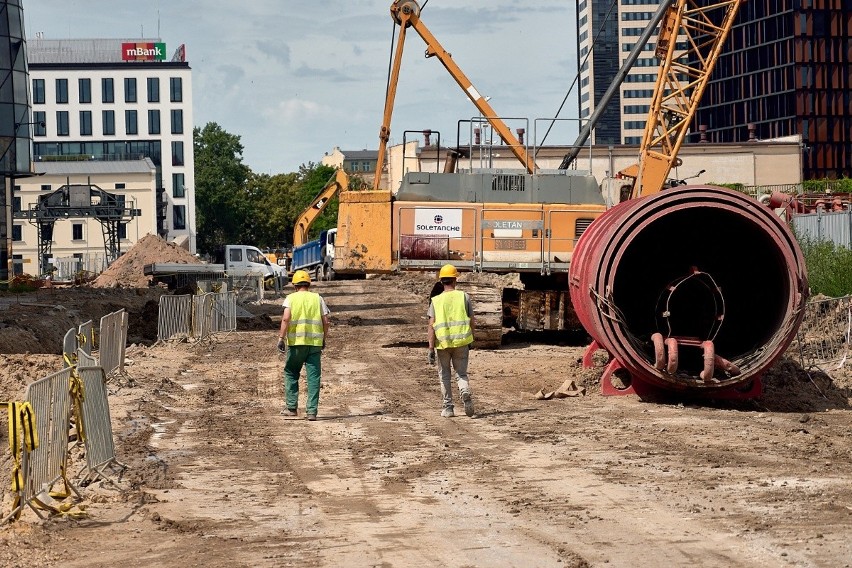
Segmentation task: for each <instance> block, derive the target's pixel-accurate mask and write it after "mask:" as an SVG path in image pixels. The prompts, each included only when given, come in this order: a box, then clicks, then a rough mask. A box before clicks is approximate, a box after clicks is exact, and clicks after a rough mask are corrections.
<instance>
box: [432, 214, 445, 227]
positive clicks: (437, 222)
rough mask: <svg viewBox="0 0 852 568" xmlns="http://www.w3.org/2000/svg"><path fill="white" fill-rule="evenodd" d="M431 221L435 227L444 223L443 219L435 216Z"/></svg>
mask: <svg viewBox="0 0 852 568" xmlns="http://www.w3.org/2000/svg"><path fill="white" fill-rule="evenodd" d="M433 221H434V223H435V224H436V225H440V224H441V223H443V222H444V218H443V217H442V216H441V215H435V218H434V219H433Z"/></svg>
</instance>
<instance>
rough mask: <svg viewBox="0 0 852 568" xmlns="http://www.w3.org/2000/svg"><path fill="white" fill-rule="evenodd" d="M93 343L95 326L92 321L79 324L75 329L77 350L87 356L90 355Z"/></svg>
mask: <svg viewBox="0 0 852 568" xmlns="http://www.w3.org/2000/svg"><path fill="white" fill-rule="evenodd" d="M94 342H95V324H94V323H92V320H89V321H87V322H86V323H83V324H80V326H79V327H78V328H77V348H78V349H82V350H83V351H85V352H86V353H88V354H89V355H91V354H92V346H93V344H94Z"/></svg>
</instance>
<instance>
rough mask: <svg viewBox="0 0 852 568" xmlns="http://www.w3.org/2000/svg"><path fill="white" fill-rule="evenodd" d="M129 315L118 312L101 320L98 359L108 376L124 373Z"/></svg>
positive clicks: (121, 311)
mask: <svg viewBox="0 0 852 568" xmlns="http://www.w3.org/2000/svg"><path fill="white" fill-rule="evenodd" d="M127 326H128V315H127V312H126V311H124V310H118V311H117V312H113V313H111V314H107V315H105V316H104V317H102V318H101V324H100V334H99V335H100V343H99V345H98V358H99V359H100V365H101V367H103V369H104V372H105V373H106V374H107V376H112V375H114V374H122V373H124V354H125V349H126V347H127Z"/></svg>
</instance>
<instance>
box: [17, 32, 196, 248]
mask: <svg viewBox="0 0 852 568" xmlns="http://www.w3.org/2000/svg"><path fill="white" fill-rule="evenodd" d="M27 50H28V54H27V59H28V63H29V73H30V80H31V86H30V88H31V97H32V111H33V114H32V122H33V124H32V132H33V160H34V161H35V162H36V163H38V162H62V161H77V160H91V161H116V160H119V161H125V162H127V161H130V162H133V161H138V160H140V159H142V158H148V159H150V160H151V162H152V163H153V165H154V167H155V184H154V187H153V188H151V191H152V193H153V195H152V196H151V199H147V198H146V199H143V200H141V201H143V202H149V201H150V202H151V203H152V204H153V211H152V213H153V216H154V217H153V219H154V225H153V229H152V230H151V231H150V232H153V233H156V234H159V235H160V236H161V237H163V238H164V239H166V240H169V241H173V242H177V243H180V244H182V245H183V246H185V247H186V248H188V249H189V251H190V252H192V253H194V252H195V244H196V233H195V189H194V188H195V175H194V171H195V168H194V157H193V146H192V129H193V117H192V71H191V69H190V67H189V64H188V63H187V62H186V61H185V60H184V59H185V58H184V53H185V51H184V49H183V46H180V47H179V48H178V49H177V50H176V51H175V54H174V56H173V57H171V58H170V59H169V58H167V56H166V44H165V43H162V42H161V41H160V40H159V39H157V40H150V39H70V40H46V39H42V38H35V39H33V40H29V41H28V42H27ZM38 169H39V168H38V166H36V171H38ZM127 173H130V172H127ZM113 174H114V175H115V178H114V179H113V180H112V182H110V181H108V180H106V179H103V180H102V183H104V184H105V186H104V187H103V189H105V190H107V191H112V190H113V189H115V184H122V183H126V180H125V176H124V173H122V172H113ZM74 183H80V182H79V181H76V182H74ZM54 189H55V188H54ZM101 244H102V243H101ZM13 246H14V245H13Z"/></svg>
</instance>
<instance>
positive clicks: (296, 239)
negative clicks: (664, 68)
mask: <svg viewBox="0 0 852 568" xmlns="http://www.w3.org/2000/svg"><path fill="white" fill-rule="evenodd" d="M347 189H349V175H347V173H346V172H345V171H343V169H338V170H337V171H336V172H335V174H334V177H333V178H332V179H331V181H329V182H328V183H327V184H326V185H325V187H323V188H322V190H320V192H319V194H318V195H317V196H316V197H315V198H314V200H313V201H311V204H310V205H308V207H307V208H305V210H304V211H302V214H301V215H299V218H298V219H296V223H295V226H294V227H293V246H294V247H297V246H299V245H303V244H305V243H306V242H308V231H310V229H311V225H313V224H314V221H316V219H317V217H319V215H320V213H322V212H323V210H324V209H325V208H326V207H327V206H328V204H329V202H330V201H331V200H332V199H334V197H335V196H336V195H337V194H338V193H340V192H342V191H346V190H347Z"/></svg>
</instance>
